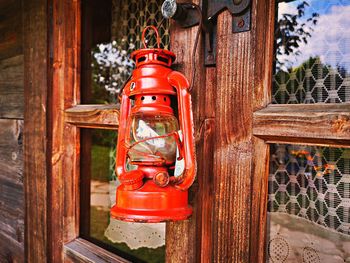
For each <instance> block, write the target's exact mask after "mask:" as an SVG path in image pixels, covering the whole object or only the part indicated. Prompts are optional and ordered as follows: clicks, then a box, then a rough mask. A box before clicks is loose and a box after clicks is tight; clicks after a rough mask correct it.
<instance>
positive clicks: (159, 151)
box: [111, 26, 196, 223]
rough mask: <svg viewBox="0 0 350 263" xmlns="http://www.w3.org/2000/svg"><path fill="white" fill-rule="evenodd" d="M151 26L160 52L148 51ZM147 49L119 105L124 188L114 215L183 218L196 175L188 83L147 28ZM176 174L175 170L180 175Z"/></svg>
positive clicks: (156, 219)
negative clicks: (172, 66)
mask: <svg viewBox="0 0 350 263" xmlns="http://www.w3.org/2000/svg"><path fill="white" fill-rule="evenodd" d="M149 28H152V29H153V30H154V31H155V32H156V36H157V43H158V48H146V45H145V43H144V35H145V32H146V30H148V29H149ZM142 39H143V43H144V47H145V48H143V49H140V50H137V51H135V52H133V53H132V54H131V57H132V59H133V60H134V61H135V63H136V69H135V70H134V71H133V73H132V76H131V78H130V80H129V81H128V82H127V83H126V84H125V86H124V89H123V92H122V96H121V106H120V120H119V130H118V144H117V158H116V171H117V175H118V179H119V181H120V183H121V184H120V186H119V187H118V188H117V194H116V204H115V206H114V207H112V209H111V216H112V217H114V218H116V219H119V220H123V221H131V222H149V223H156V222H163V221H174V220H184V219H186V218H188V217H189V216H190V215H191V214H192V208H191V207H190V206H189V205H188V188H189V187H190V186H191V185H192V183H193V181H194V179H195V175H196V161H195V148H194V147H195V145H194V136H193V118H192V109H191V95H190V92H189V83H188V80H187V79H186V78H185V77H184V76H183V75H182V74H181V73H179V72H176V71H173V70H172V69H171V65H172V63H173V62H174V60H175V54H174V53H172V52H170V51H168V50H164V49H161V48H160V46H159V42H160V40H159V36H158V31H157V29H156V28H155V27H153V26H150V27H146V28H145V30H144V31H143V35H142ZM175 170H176V171H175Z"/></svg>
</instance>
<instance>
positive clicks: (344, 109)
mask: <svg viewBox="0 0 350 263" xmlns="http://www.w3.org/2000/svg"><path fill="white" fill-rule="evenodd" d="M253 133H254V135H256V136H258V137H260V138H262V139H265V140H267V141H269V142H272V141H274V142H288V141H289V142H291V143H301V144H305V143H308V144H317V145H322V144H324V145H332V146H344V147H349V146H350V104H348V103H344V104H322V105H318V104H316V105H269V106H268V107H267V108H265V109H263V110H260V111H257V112H255V113H254V129H253Z"/></svg>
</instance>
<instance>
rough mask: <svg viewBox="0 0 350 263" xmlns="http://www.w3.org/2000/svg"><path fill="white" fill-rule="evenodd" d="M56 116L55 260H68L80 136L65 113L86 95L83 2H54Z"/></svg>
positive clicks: (75, 221)
mask: <svg viewBox="0 0 350 263" xmlns="http://www.w3.org/2000/svg"><path fill="white" fill-rule="evenodd" d="M52 19H53V21H52V24H53V28H52V38H51V39H50V45H51V48H52V54H53V57H52V61H51V66H52V83H50V85H52V92H51V93H50V94H49V103H50V105H51V108H50V111H49V116H50V127H51V131H52V134H51V137H50V141H51V144H50V150H51V152H52V155H51V156H50V170H51V174H50V187H49V200H50V204H51V207H50V209H49V210H48V216H49V224H48V229H49V230H48V231H49V239H50V244H49V255H48V257H49V261H50V262H63V261H64V253H63V246H64V244H65V243H67V242H70V241H72V240H74V239H75V238H76V237H77V236H78V235H79V153H80V134H79V130H78V128H77V127H76V126H74V125H71V124H69V123H66V122H65V119H64V111H65V110H66V109H68V108H71V107H73V105H76V104H77V103H78V102H79V97H80V95H79V94H80V75H79V72H80V1H59V0H54V1H53V17H52Z"/></svg>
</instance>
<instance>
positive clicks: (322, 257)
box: [267, 144, 350, 263]
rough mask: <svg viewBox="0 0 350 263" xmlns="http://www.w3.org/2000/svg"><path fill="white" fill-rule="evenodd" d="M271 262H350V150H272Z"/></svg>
mask: <svg viewBox="0 0 350 263" xmlns="http://www.w3.org/2000/svg"><path fill="white" fill-rule="evenodd" d="M268 191H269V192H268V193H269V198H268V229H267V230H268V231H267V232H268V234H267V238H268V261H269V262H327V263H332V262H347V261H346V260H349V258H350V149H344V148H328V147H316V146H301V145H276V144H275V145H271V157H270V174H269V190H268Z"/></svg>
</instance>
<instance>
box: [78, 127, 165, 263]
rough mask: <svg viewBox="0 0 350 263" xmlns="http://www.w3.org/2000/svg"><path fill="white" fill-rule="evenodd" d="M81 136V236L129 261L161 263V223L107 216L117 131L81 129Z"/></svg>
mask: <svg viewBox="0 0 350 263" xmlns="http://www.w3.org/2000/svg"><path fill="white" fill-rule="evenodd" d="M81 136H82V138H81V167H82V168H81V169H82V170H81V175H82V177H81V229H80V232H81V236H82V237H83V238H85V239H87V240H90V241H92V242H93V243H96V244H97V245H99V246H101V247H103V248H105V249H107V250H110V251H112V252H114V253H116V254H118V255H120V256H122V257H124V258H126V259H129V260H131V261H132V262H150V263H151V262H152V263H161V262H164V261H165V224H164V223H160V224H141V223H127V222H122V221H118V220H115V219H113V218H111V217H110V208H111V207H112V206H113V205H114V204H115V197H116V188H117V186H118V185H119V182H118V180H117V178H116V174H115V153H116V136H117V132H116V131H108V130H98V129H82V132H81Z"/></svg>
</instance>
